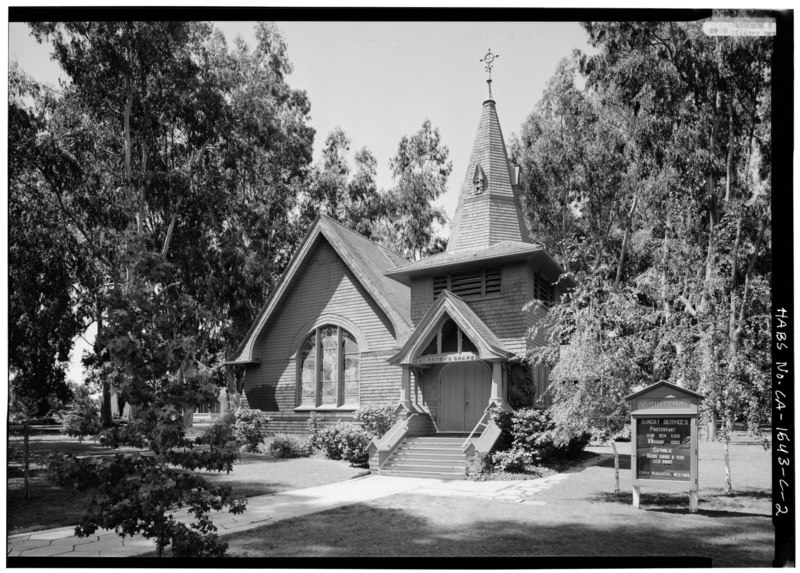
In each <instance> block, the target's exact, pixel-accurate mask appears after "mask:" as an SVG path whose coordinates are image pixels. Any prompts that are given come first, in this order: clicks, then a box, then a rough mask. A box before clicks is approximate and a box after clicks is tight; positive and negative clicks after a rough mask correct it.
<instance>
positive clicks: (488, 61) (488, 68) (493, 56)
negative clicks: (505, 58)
mask: <svg viewBox="0 0 800 573" xmlns="http://www.w3.org/2000/svg"><path fill="white" fill-rule="evenodd" d="M499 57H500V54H493V53H492V49H491V48H489V51H488V52H486V55H485V56H483V58H482V59H481V62H483V63H484V64H486V72H487V73H488V74H489V79H488V80H486V83H487V84H488V85H489V99H492V64H493V63H494V61H495V60H496V59H497V58H499Z"/></svg>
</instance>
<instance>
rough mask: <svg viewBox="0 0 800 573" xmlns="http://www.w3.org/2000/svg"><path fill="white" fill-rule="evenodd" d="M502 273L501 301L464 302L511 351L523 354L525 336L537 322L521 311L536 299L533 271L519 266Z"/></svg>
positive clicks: (505, 268) (521, 264) (480, 300)
mask: <svg viewBox="0 0 800 573" xmlns="http://www.w3.org/2000/svg"><path fill="white" fill-rule="evenodd" d="M502 273H503V274H502V279H501V282H502V296H501V297H486V298H484V299H465V300H466V302H467V304H469V306H470V308H471V309H472V310H473V311H475V314H477V315H478V316H479V317H480V319H481V320H483V321H484V322H485V323H486V326H488V327H489V328H490V329H491V330H492V332H494V333H495V335H496V336H497V338H499V339H500V341H501V342H502V343H503V345H504V346H505V347H506V348H507V349H508V350H510V351H511V352H515V353H516V352H524V351H525V349H526V344H525V337H526V333H527V330H528V328H529V327H530V325H531V324H532V321H533V320H534V318H531V317H530V316H527V315H528V314H529V313H524V312H523V311H522V307H523V306H525V304H526V303H528V302H530V301H531V300H532V299H533V269H531V267H530V265H528V264H525V263H520V264H516V265H506V266H504V267H503V269H502Z"/></svg>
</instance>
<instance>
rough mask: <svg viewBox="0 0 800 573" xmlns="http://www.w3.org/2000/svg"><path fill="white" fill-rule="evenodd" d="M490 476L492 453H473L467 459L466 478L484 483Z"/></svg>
mask: <svg viewBox="0 0 800 573" xmlns="http://www.w3.org/2000/svg"><path fill="white" fill-rule="evenodd" d="M491 474H492V453H491V452H475V453H474V454H472V455H471V456H470V457H469V458H467V464H466V476H467V479H469V480H472V481H486V480H487V479H490V477H491Z"/></svg>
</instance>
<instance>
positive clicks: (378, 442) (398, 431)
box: [367, 414, 416, 470]
mask: <svg viewBox="0 0 800 573" xmlns="http://www.w3.org/2000/svg"><path fill="white" fill-rule="evenodd" d="M414 416H416V414H411V415H410V416H409V417H408V418H406V419H405V420H398V421H397V422H396V423H395V425H394V426H392V427H391V428H390V429H389V431H388V432H386V434H385V435H384V436H383V437H381V438H380V439H378V438H375V439H373V440H372V441H371V442H370V444H369V446H368V447H367V452H369V457H370V460H373V459H374V456H375V454H377V456H378V459H377V462H378V463H377V466H378V467H377V469H378V470H380V469H381V467H383V464H385V463H386V462H387V461H388V459H389V458H390V457H391V455H392V453H393V452H394V450H395V449H396V448H397V446H399V445H400V443H401V442H402V441H403V438H405V436H406V433H408V424H409V422H410V421H411V419H412V418H413V417H414Z"/></svg>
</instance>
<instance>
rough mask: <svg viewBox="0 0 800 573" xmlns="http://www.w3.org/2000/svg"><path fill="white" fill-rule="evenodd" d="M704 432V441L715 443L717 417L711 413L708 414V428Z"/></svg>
mask: <svg viewBox="0 0 800 573" xmlns="http://www.w3.org/2000/svg"><path fill="white" fill-rule="evenodd" d="M707 428H708V429H707V430H706V441H707V442H716V441H717V415H716V414H715V413H714V412H713V411H712V412H711V414H710V419H709V421H708V426H707Z"/></svg>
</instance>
